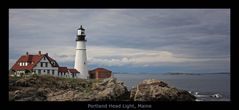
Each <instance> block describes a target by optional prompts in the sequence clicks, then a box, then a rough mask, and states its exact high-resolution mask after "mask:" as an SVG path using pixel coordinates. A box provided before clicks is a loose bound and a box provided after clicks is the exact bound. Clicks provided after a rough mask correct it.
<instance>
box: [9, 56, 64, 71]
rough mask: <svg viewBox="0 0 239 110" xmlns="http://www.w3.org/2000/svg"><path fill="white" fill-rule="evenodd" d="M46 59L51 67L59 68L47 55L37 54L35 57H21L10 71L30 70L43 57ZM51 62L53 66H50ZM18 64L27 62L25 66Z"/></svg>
mask: <svg viewBox="0 0 239 110" xmlns="http://www.w3.org/2000/svg"><path fill="white" fill-rule="evenodd" d="M44 56H45V57H46V58H47V59H48V60H49V61H50V63H51V65H52V66H53V67H59V65H58V64H57V62H56V61H55V60H54V59H52V58H51V57H49V56H48V55H47V54H37V55H22V56H21V57H20V58H19V59H18V60H17V62H16V63H15V64H14V65H13V66H12V68H11V69H13V70H32V69H33V68H34V67H35V66H36V64H37V63H38V62H39V61H40V60H41V59H42V58H43V57H44ZM52 61H54V62H55V65H53V64H52ZM20 62H24V63H25V62H27V63H28V65H27V66H20V64H19V63H20Z"/></svg>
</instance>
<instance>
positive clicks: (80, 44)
mask: <svg viewBox="0 0 239 110" xmlns="http://www.w3.org/2000/svg"><path fill="white" fill-rule="evenodd" d="M85 36H86V35H85V29H84V28H83V27H82V25H81V26H80V28H78V29H77V36H76V56H75V66H74V68H75V69H76V70H78V71H79V72H80V78H83V79H87V78H88V77H89V73H88V68H87V58H86V45H85V43H86V39H85Z"/></svg>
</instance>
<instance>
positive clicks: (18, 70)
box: [10, 51, 80, 78]
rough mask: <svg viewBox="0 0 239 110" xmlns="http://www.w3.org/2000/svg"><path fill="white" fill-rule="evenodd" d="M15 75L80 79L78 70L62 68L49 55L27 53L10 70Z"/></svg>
mask: <svg viewBox="0 0 239 110" xmlns="http://www.w3.org/2000/svg"><path fill="white" fill-rule="evenodd" d="M10 71H11V72H12V73H13V75H16V76H21V75H24V74H27V73H28V74H37V75H52V76H56V77H66V78H80V72H78V71H77V70H76V69H68V68H67V67H60V66H59V65H58V63H57V62H56V60H54V59H53V58H51V57H49V56H48V53H46V54H41V51H39V52H38V54H35V55H30V54H28V52H26V54H25V55H22V56H21V57H20V58H19V59H18V60H17V62H16V63H15V64H14V65H13V66H12V68H11V70H10Z"/></svg>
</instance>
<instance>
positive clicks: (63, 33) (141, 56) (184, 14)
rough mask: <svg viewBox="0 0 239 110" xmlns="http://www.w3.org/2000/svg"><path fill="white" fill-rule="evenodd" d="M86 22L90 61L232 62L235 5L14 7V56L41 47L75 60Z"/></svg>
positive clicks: (11, 18)
mask: <svg viewBox="0 0 239 110" xmlns="http://www.w3.org/2000/svg"><path fill="white" fill-rule="evenodd" d="M81 24H82V25H83V27H85V28H86V35H87V37H86V38H87V52H88V53H87V55H88V59H89V63H90V64H97V65H108V66H110V65H112V66H122V65H130V66H139V67H142V66H145V67H150V66H162V65H171V66H172V67H173V66H175V65H178V66H180V65H179V64H186V65H188V64H191V65H195V67H194V69H197V68H200V69H204V68H206V67H205V66H203V64H204V63H205V65H206V64H211V65H208V66H209V67H208V68H214V69H215V70H216V68H218V69H220V68H221V66H222V65H221V66H220V65H216V63H215V62H217V63H220V64H228V65H229V63H228V62H230V59H229V58H230V9H10V10H9V58H10V59H12V60H11V62H13V61H14V59H15V60H17V58H18V57H19V56H21V55H22V54H25V52H26V51H29V52H30V53H36V52H37V51H38V50H42V51H43V52H48V53H49V55H51V56H52V57H53V58H55V59H56V60H57V61H58V62H60V63H61V64H62V65H65V64H70V63H73V62H74V54H75V50H74V48H75V45H76V44H75V37H76V29H77V28H78V26H79V25H81ZM210 61H211V62H210ZM199 62H200V63H199ZM196 65H197V66H196ZM229 66H230V65H229ZM184 68H186V67H184ZM228 68H230V67H228ZM205 70H206V69H205ZM225 70H226V69H225Z"/></svg>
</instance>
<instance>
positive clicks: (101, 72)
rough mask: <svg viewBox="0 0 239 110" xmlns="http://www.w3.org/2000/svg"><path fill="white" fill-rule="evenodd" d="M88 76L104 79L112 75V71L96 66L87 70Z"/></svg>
mask: <svg viewBox="0 0 239 110" xmlns="http://www.w3.org/2000/svg"><path fill="white" fill-rule="evenodd" d="M89 76H90V78H91V79H104V78H110V77H112V71H110V70H107V69H105V68H96V69H93V70H91V71H89Z"/></svg>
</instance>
